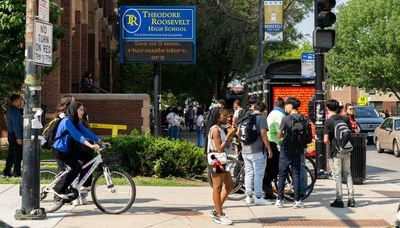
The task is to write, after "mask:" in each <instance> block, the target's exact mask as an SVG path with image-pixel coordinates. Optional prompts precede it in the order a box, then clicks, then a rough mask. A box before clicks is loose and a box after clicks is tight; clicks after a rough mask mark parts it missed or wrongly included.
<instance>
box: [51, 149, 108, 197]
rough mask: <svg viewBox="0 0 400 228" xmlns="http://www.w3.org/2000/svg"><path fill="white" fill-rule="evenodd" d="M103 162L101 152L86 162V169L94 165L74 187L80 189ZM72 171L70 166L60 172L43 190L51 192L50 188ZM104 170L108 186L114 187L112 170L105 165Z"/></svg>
mask: <svg viewBox="0 0 400 228" xmlns="http://www.w3.org/2000/svg"><path fill="white" fill-rule="evenodd" d="M101 163H103V158H102V157H101V154H100V153H99V154H98V155H97V156H96V157H94V158H93V159H92V160H90V161H89V162H88V163H86V164H85V165H84V166H83V167H82V169H85V168H86V167H88V166H90V165H92V167H91V168H90V169H89V171H88V172H87V173H86V175H85V176H84V177H83V178H82V180H80V181H79V182H78V184H76V186H75V187H74V188H75V189H78V190H79V189H80V188H81V187H82V185H83V183H85V182H86V180H87V179H88V178H89V176H90V175H92V173H93V172H94V170H95V169H96V168H97V167H98V166H99V165H100V164H101ZM70 171H71V168H70V167H69V166H68V167H67V169H66V170H65V171H64V172H62V173H61V174H58V175H57V177H56V179H55V180H53V181H52V182H51V183H50V184H49V185H47V186H46V187H45V188H44V189H43V191H45V192H49V191H50V190H52V189H53V187H54V185H55V184H56V183H57V182H58V181H60V179H61V178H62V177H64V176H65V175H67V174H68V173H69V172H70ZM103 172H104V176H105V177H106V182H107V187H108V188H112V187H114V185H113V184H112V182H111V179H110V178H109V176H110V175H109V174H110V170H109V169H108V167H106V166H103Z"/></svg>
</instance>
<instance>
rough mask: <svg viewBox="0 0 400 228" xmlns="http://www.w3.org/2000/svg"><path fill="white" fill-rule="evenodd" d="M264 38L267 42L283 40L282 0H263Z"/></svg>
mask: <svg viewBox="0 0 400 228" xmlns="http://www.w3.org/2000/svg"><path fill="white" fill-rule="evenodd" d="M264 39H265V41H266V42H267V43H280V42H283V1H282V0H266V1H264Z"/></svg>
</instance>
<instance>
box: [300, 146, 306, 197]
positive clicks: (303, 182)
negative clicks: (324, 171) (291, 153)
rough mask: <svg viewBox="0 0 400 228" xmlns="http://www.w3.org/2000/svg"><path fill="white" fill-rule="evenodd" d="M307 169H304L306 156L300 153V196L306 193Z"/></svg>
mask: <svg viewBox="0 0 400 228" xmlns="http://www.w3.org/2000/svg"><path fill="white" fill-rule="evenodd" d="M307 175H308V173H307V170H306V156H305V155H304V154H303V155H301V169H300V196H301V197H303V196H305V195H306V191H307V186H308V183H307Z"/></svg>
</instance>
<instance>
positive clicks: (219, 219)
mask: <svg viewBox="0 0 400 228" xmlns="http://www.w3.org/2000/svg"><path fill="white" fill-rule="evenodd" d="M214 222H215V223H218V224H222V225H232V224H233V222H232V220H231V219H230V218H228V217H226V216H225V215H221V216H217V217H216V218H215V219H214Z"/></svg>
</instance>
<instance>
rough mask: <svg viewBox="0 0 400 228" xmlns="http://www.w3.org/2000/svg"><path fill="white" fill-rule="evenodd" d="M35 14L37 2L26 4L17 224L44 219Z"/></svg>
mask: <svg viewBox="0 0 400 228" xmlns="http://www.w3.org/2000/svg"><path fill="white" fill-rule="evenodd" d="M36 12H37V1H36V0H26V33H25V79H29V80H25V84H24V89H25V106H24V117H23V118H24V120H23V128H24V129H23V155H22V157H23V173H22V184H21V189H20V193H21V195H22V207H21V209H20V210H16V212H15V215H14V217H15V219H17V220H38V219H45V218H46V213H45V212H44V210H43V209H42V208H39V203H40V200H39V194H40V193H39V190H40V180H39V171H40V160H39V149H40V148H39V146H40V144H39V139H38V133H39V129H36V128H35V129H34V128H33V127H32V120H33V119H34V114H35V111H36V110H35V109H39V108H40V107H41V105H40V104H41V103H40V89H41V87H40V86H37V85H41V83H40V82H41V79H40V70H39V69H40V68H39V67H38V66H36V65H35V63H34V61H33V37H34V30H33V28H34V19H35V16H36Z"/></svg>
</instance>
